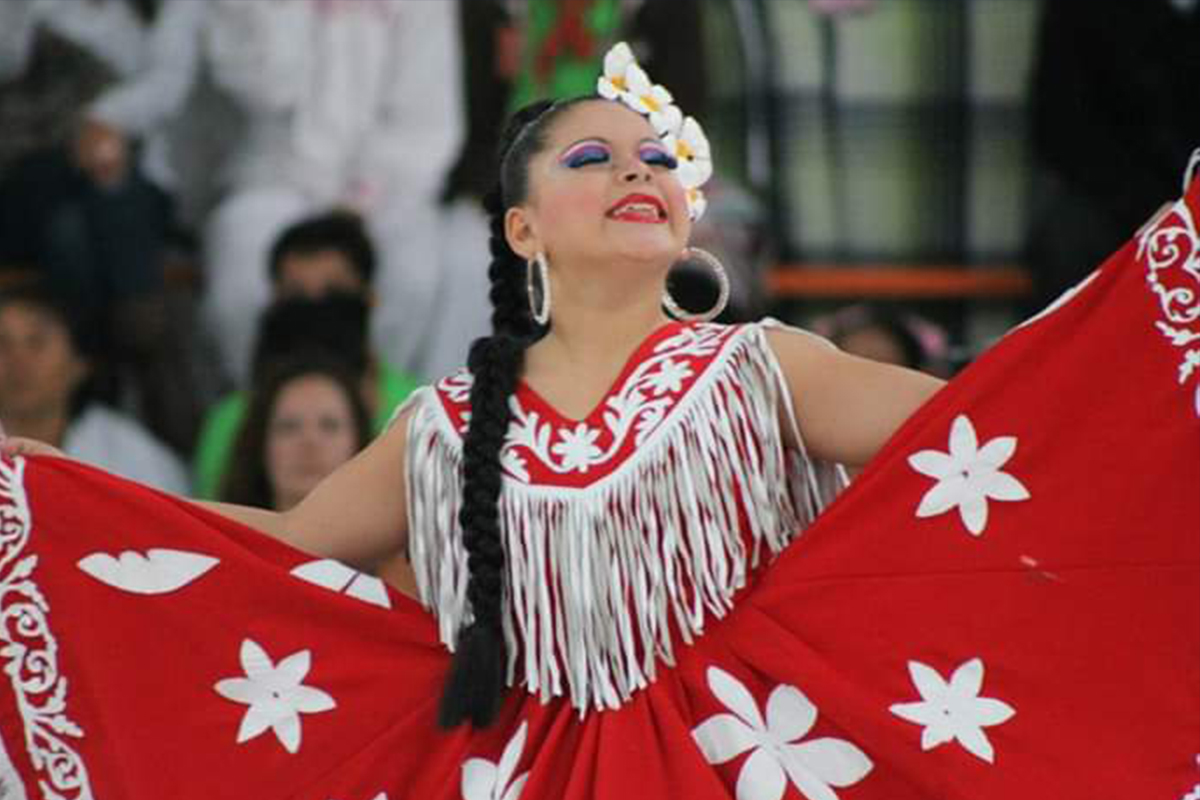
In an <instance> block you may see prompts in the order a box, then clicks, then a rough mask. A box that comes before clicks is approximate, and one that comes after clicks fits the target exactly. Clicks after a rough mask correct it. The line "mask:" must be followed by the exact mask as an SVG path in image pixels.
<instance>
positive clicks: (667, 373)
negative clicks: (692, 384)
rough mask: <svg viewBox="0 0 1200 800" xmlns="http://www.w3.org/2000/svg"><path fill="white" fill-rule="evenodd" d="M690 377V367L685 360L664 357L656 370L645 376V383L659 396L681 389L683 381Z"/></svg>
mask: <svg viewBox="0 0 1200 800" xmlns="http://www.w3.org/2000/svg"><path fill="white" fill-rule="evenodd" d="M690 377H692V368H691V367H689V366H688V365H687V364H686V363H685V362H682V361H681V362H678V363H677V362H675V361H672V360H671V359H669V358H668V359H664V360H663V362H662V365H661V366H660V367H659V370H658V372H655V373H653V374H651V375H648V376H646V385H647V386H649V387H650V389H651V391H653V392H654V396H655V397H659V396H661V395H663V394H666V393H667V392H672V393H677V392H680V391H682V390H683V382H684V381H685V380H687V379H688V378H690Z"/></svg>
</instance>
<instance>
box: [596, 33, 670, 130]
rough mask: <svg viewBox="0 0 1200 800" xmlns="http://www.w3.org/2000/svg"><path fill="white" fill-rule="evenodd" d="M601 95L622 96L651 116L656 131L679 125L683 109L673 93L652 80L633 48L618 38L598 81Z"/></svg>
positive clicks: (643, 113)
mask: <svg viewBox="0 0 1200 800" xmlns="http://www.w3.org/2000/svg"><path fill="white" fill-rule="evenodd" d="M596 90H597V91H598V92H599V93H600V96H601V97H604V98H607V99H609V100H620V101H621V102H622V103H624V104H625V105H627V106H629V107H630V108H632V109H633V110H634V111H637V112H638V113H639V114H642V115H644V116H647V117H649V118H650V124H651V125H653V126H654V132H655V133H657V134H658V135H659V136H664V135H666V134H668V133H671V132H673V131H675V130H677V129H678V128H679V126H680V125H681V124H682V123H683V113H682V112H681V111H680V110H679V107H678V106H676V105H675V102H674V100H673V98H672V97H671V93H670V92H668V91H667V90H666V89H665V88H664V87H662V86H659V85H657V84H654V83H651V82H650V77H649V76H648V75H647V74H646V71H645V70H644V69H642V68H641V67H640V66H639V65H638V63H637V59H635V58H634V57H633V51H632V50H630V49H629V45H627V44H625V43H624V42H618V43H617V44H616V45H613V48H612V49H611V50H609V51H608V54H607V55H605V56H604V74H603V75H601V76H600V80H599V82H598V83H597V85H596Z"/></svg>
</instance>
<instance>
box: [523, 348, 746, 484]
mask: <svg viewBox="0 0 1200 800" xmlns="http://www.w3.org/2000/svg"><path fill="white" fill-rule="evenodd" d="M726 331H727V329H726V328H724V327H723V326H720V325H698V326H694V327H688V328H684V329H683V330H681V331H680V332H679V333H677V334H675V335H674V336H671V337H670V338H669V339H667V340H666V341H664V342H660V343H659V344H658V345H657V346H656V347H655V348H654V351H653V354H652V355H651V356H650V357H649V358H646V359H645V360H644V361H643V362H642V363H640V364H638V365H637V367H635V368H634V369H633V371H632V372H631V373H630V374H629V376H628V378H627V379H626V380H625V382H624V383H623V384H622V386H621V387H620V388H619V389H618V391H617V392H616V393H615V394H613V395H612V396H610V397H609V398H607V399H606V400H605V402H604V413H603V415H602V419H603V423H604V426H605V428H606V429H607V432H608V434H609V435H610V437H611V440H610V443H609V444H608V445H607V447H601V446H600V445H599V441H600V433H601V431H600V430H598V429H596V428H592V427H589V426H587V425H586V424H585V423H572V425H571V426H570V427H556V426H555V424H554V423H553V422H551V421H550V420H545V419H543V418H542V417H541V415H540V414H538V412H536V411H533V410H528V409H526V408H525V407H524V406H523V405H522V403H521V401H520V399H519V398H518V397H517V396H516V395H514V396H513V397H511V398H510V399H509V408H510V410H511V411H512V421H511V423H510V425H509V430H508V438H507V441H506V444H505V447H504V450H502V451H501V456H500V460H501V465H502V466H503V467H504V469H505V471H506V473H507V474H508V475H510V476H512V477H514V478H517V479H518V480H521V481H524V482H528V481H529V472H528V469H527V464H526V463H525V462H524V460H516V457H515V456H514V455H511V454H512V451H513V449H514V448H518V447H523V448H526V449H528V450H529V451H530V453H531V454H532V455H533V456H534V457H535V458H537V459H538V461H539V462H541V464H542V465H543V466H545V467H548V468H549V469H551V470H553V471H554V472H557V473H559V474H566V473H569V472H587V471H588V470H590V469H592V468H594V467H597V466H599V465H601V464H604V463H605V462H607V461H609V460H610V459H612V458H613V457H614V456H616V454H617V453H618V452H619V451H620V450H621V448H622V447H623V446H624V444H625V441H626V439H627V438H628V436H630V435H631V434H632V435H634V436H635V437H636V438H635V444H637V445H641V443H642V442H643V441H644V439H645V438H646V437H647V436H649V435H650V434H651V433H652V432H653V431H654V429H655V428H656V427H657V426H658V424H659V423H660V422H662V421H663V419H665V418H666V412H667V410H668V409H669V408H670V407H671V406H672V404H673V401H674V400H675V399H676V398H677V396H678V395H679V394H680V393H681V392H682V391H683V380H684V379H686V378H688V377H691V376H692V375H693V374H695V371H696V370H695V368H694V366H693V365H694V364H695V362H696V361H698V360H700V359H703V358H707V357H709V356H712V355H713V354H714V353H715V352H716V351H717V349H718V348H719V347H720V345H721V341H722V338H723V337H724V334H725V332H726ZM552 441H553V442H554V445H553V447H552V446H551V442H552Z"/></svg>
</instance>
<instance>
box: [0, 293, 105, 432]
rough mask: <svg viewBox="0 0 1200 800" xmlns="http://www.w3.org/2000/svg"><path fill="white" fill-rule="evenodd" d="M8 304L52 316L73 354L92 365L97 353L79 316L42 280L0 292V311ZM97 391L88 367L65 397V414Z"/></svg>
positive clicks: (73, 412)
mask: <svg viewBox="0 0 1200 800" xmlns="http://www.w3.org/2000/svg"><path fill="white" fill-rule="evenodd" d="M9 306H26V307H28V308H31V309H33V310H35V311H37V312H38V313H41V314H45V315H46V316H48V317H50V318H51V319H53V320H54V322H56V323H57V324H59V325H61V326H62V328H63V330H64V331H65V332H66V334H67V340H68V342H69V343H70V345H71V349H72V350H74V351H75V353H76V355H78V356H79V357H80V358H82V359H84V360H85V361H87V362H89V364H91V365H93V366H94V364H95V362H96V360H97V358H98V357H99V355H100V354H99V353H98V352H97V348H96V346H95V340H94V339H93V338H92V337H88V336H85V335H84V328H83V323H82V322H81V321H80V319H79V317H78V316H77V315H76V314H74V313H73V312H72V311H71V308H70V307H69V306H68V305H67V303H66V301H65V300H64V299H63V298H61V297H60V296H59V295H57V294H56V293H54V292H53V291H52V290H51V289H50V288H49V286H48V285H47V284H46V283H45V282H44V281H41V280H34V281H32V282H28V283H21V284H18V285H17V286H14V287H12V288H10V289H5V290H4V291H3V292H0V312H2V311H4V309H6V308H8V307H9ZM98 394H99V392H98V387H97V385H96V377H95V372H94V370H93V369H89V370H88V376H87V377H86V378H84V379H83V381H82V382H80V384H79V385H78V386H77V387H75V391H74V392H72V393H71V397H70V398H68V400H67V413H68V415H69V416H70V417H72V418H74V417H76V416H78V415H79V413H80V412H82V411H83V409H84V408H85V407H86V406H87V405H88V404H89V403H90V402H91V401H92V400H94V399H96V398H97V396H98Z"/></svg>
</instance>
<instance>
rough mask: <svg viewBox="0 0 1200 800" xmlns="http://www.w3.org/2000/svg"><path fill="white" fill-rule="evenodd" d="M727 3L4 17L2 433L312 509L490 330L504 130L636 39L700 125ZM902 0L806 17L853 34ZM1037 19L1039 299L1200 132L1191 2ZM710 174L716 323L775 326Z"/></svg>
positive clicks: (212, 490) (186, 0)
mask: <svg viewBox="0 0 1200 800" xmlns="http://www.w3.org/2000/svg"><path fill="white" fill-rule="evenodd" d="M800 1H801V0H796V2H800ZM896 1H898V0H892V2H896ZM964 1H966V0H964ZM991 1H992V2H999V1H1000V0H991ZM717 2H725V3H726V4H727V5H732V6H737V5H738V2H737V0H669V2H664V1H663V0H420V1H417V0H3V2H0V419H2V420H3V421H4V424H5V427H6V428H7V430H8V431H9V433H12V434H20V435H26V436H33V437H36V438H39V439H42V440H45V441H47V442H50V443H52V444H55V445H57V446H59V447H60V448H62V449H63V450H64V451H65V452H67V453H68V454H69V455H73V456H75V457H77V458H79V459H81V460H84V461H88V462H91V463H94V464H96V465H99V466H102V467H104V468H107V469H109V470H112V471H115V472H117V473H118V474H122V475H124V476H126V477H129V478H131V479H134V480H138V481H142V482H145V483H149V484H151V485H154V486H157V487H160V488H162V489H164V490H168V491H172V492H178V493H183V494H192V495H195V496H200V497H205V498H221V499H227V500H232V501H236V502H241V503H249V504H256V505H262V506H268V507H274V508H279V509H282V508H286V507H288V506H290V505H292V504H294V503H295V502H297V501H298V500H299V498H301V497H303V495H304V493H305V492H306V491H307V490H308V489H309V488H311V487H312V486H313V485H315V483H316V482H317V481H319V480H320V479H321V478H322V477H323V476H324V475H326V474H327V473H328V472H329V471H331V470H332V469H333V468H334V467H336V466H337V465H338V464H340V463H341V462H342V461H344V460H346V459H348V458H349V457H350V456H352V455H353V454H354V453H355V452H356V451H357V450H358V449H360V448H361V447H363V446H364V445H365V443H366V442H367V441H368V440H369V439H370V438H371V437H372V436H373V435H374V434H376V433H377V432H378V431H379V430H380V429H381V428H382V427H383V426H385V425H386V424H387V423H388V420H389V419H390V418H391V416H392V414H393V412H394V410H395V409H396V408H397V407H398V405H399V404H401V403H402V402H403V401H404V399H405V398H406V397H407V396H408V394H409V393H410V392H412V391H413V390H414V389H415V388H416V387H417V386H418V385H420V384H422V383H424V382H426V381H428V380H430V379H436V378H437V377H440V376H441V375H443V374H445V373H448V372H450V371H452V370H453V369H455V368H457V367H458V366H459V365H460V364H461V362H462V360H463V358H464V355H465V353H466V351H467V347H468V345H469V343H470V342H471V341H472V340H473V339H474V338H475V337H476V336H478V335H480V334H481V333H483V332H484V331H485V330H486V329H487V327H488V314H489V305H488V300H487V297H486V296H485V287H486V280H485V276H484V269H485V265H486V262H487V255H486V254H487V238H488V230H487V224H486V221H485V217H484V215H483V212H482V209H481V205H480V201H481V197H482V195H483V193H484V192H485V191H486V190H487V189H488V188H489V187H490V185H491V184H492V182H493V177H494V176H493V169H494V165H493V163H492V152H493V149H494V147H495V142H496V138H497V134H498V131H499V129H500V126H501V124H502V122H503V119H504V117H505V116H506V114H507V113H508V112H509V111H511V110H512V109H514V108H515V107H517V106H519V105H521V104H523V103H524V102H527V101H528V100H531V99H533V98H536V97H541V96H570V95H576V94H582V93H587V92H589V91H591V90H592V87H593V86H594V81H595V76H596V75H597V73H598V71H599V68H600V59H601V58H602V55H603V53H604V51H605V49H606V48H607V47H608V46H609V45H610V44H611V43H612V42H614V41H616V40H618V39H625V40H627V41H630V42H631V43H632V44H633V45H634V47H635V49H636V50H637V51H638V53H639V56H640V58H641V60H642V62H643V63H644V64H645V65H646V67H647V71H648V72H649V73H650V74H651V75H653V76H654V77H655V79H656V80H657V81H658V82H661V83H662V84H663V85H665V86H667V87H669V88H670V89H671V91H672V93H673V94H674V96H675V99H676V101H677V102H678V104H679V105H680V106H681V107H683V108H684V109H686V110H687V112H688V113H689V114H692V115H693V116H696V117H698V118H700V119H708V118H709V117H710V116H712V115H714V114H716V113H717V112H718V111H719V109H718V108H717V107H716V106H717V104H716V103H715V102H714V99H713V97H712V96H711V92H710V87H711V86H713V85H715V84H717V83H719V80H715V78H714V76H710V75H709V74H708V70H709V63H708V60H706V59H704V58H698V57H697V55H696V54H697V53H702V52H704V51H705V47H706V44H707V42H708V38H707V37H706V34H705V30H704V26H703V24H702V23H703V21H704V19H705V14H706V13H708V9H709V8H710V7H713V6H714V4H716V3H717ZM887 2H889V0H878V2H875V1H874V0H842V1H841V2H839V0H811V2H810V3H809V4H808V5H809V7H810V12H811V13H812V14H814V15H824V16H825V17H826V18H830V19H835V18H837V17H839V16H842V15H846V16H847V17H850V16H861V15H866V14H871V13H873V12H875V11H876V10H877V6H880V5H882V4H886V3H887ZM1045 5H1046V10H1045V11H1044V14H1043V19H1042V23H1041V25H1040V28H1039V30H1040V33H1039V36H1040V39H1039V41H1038V43H1037V58H1036V70H1035V76H1034V85H1033V88H1032V90H1031V112H1032V114H1033V116H1032V125H1033V135H1032V137H1031V141H1032V144H1033V160H1034V163H1035V164H1036V165H1037V170H1036V173H1035V182H1036V183H1037V185H1038V187H1039V190H1038V192H1037V194H1036V196H1037V198H1038V203H1036V204H1035V208H1034V209H1033V212H1032V213H1031V231H1030V237H1029V249H1028V253H1029V264H1030V265H1031V267H1032V268H1033V275H1034V278H1035V282H1036V284H1037V297H1036V298H1035V299H1034V303H1035V304H1036V303H1041V302H1044V301H1045V300H1046V299H1048V298H1050V297H1052V296H1053V295H1054V294H1055V293H1057V292H1059V291H1062V290H1063V289H1065V288H1067V287H1068V286H1070V285H1071V284H1072V283H1073V282H1075V281H1077V280H1079V279H1080V278H1081V277H1082V276H1083V275H1084V274H1086V271H1087V268H1088V267H1090V266H1091V265H1094V264H1095V263H1096V261H1097V260H1098V258H1099V256H1098V255H1097V254H1099V255H1103V254H1105V253H1107V252H1108V250H1110V249H1111V248H1112V247H1113V245H1114V244H1115V243H1119V241H1120V240H1121V238H1123V237H1124V236H1126V235H1128V233H1129V231H1130V230H1131V229H1132V228H1133V227H1136V222H1138V221H1140V220H1141V219H1144V218H1145V216H1148V214H1149V213H1150V212H1151V211H1153V207H1154V206H1155V205H1157V203H1158V202H1160V201H1161V200H1162V199H1163V198H1164V197H1168V196H1171V195H1172V193H1173V192H1174V191H1175V190H1176V186H1175V184H1177V182H1178V172H1179V168H1180V166H1181V164H1182V163H1183V162H1185V161H1186V156H1187V153H1188V152H1190V149H1191V147H1192V146H1195V145H1197V144H1200V137H1197V133H1198V132H1200V124H1198V122H1197V120H1198V113H1200V112H1198V111H1197V108H1198V107H1197V106H1196V104H1195V103H1187V102H1181V101H1180V100H1179V98H1181V97H1184V96H1186V93H1187V91H1188V89H1189V87H1190V83H1189V81H1190V79H1191V76H1192V75H1194V74H1196V67H1197V66H1198V65H1197V63H1196V62H1197V60H1200V48H1198V47H1197V46H1196V44H1195V43H1196V42H1198V41H1200V36H1198V34H1200V30H1197V28H1198V27H1200V14H1198V13H1197V9H1196V8H1195V6H1196V3H1195V2H1189V1H1188V0H1148V2H1146V3H1129V2H1127V0H1125V1H1124V2H1122V0H1111V1H1110V0H1105V1H1104V2H1096V3H1094V4H1091V5H1089V9H1090V10H1089V11H1086V12H1084V11H1080V10H1078V9H1077V8H1076V7H1074V6H1072V5H1071V4H1065V3H1059V4H1055V3H1047V4H1045ZM785 44H786V43H785ZM717 166H718V174H717V176H716V179H715V181H714V184H713V189H712V191H711V192H710V210H709V213H708V215H707V216H706V217H705V220H704V223H703V225H702V226H701V227H700V228H699V229H698V230H697V231H696V232H695V236H694V238H695V241H696V243H697V244H700V245H701V246H703V247H705V248H706V249H710V250H712V251H714V252H716V253H717V254H718V255H719V256H720V257H721V258H722V260H723V261H724V262H725V264H726V267H727V268H728V269H730V271H731V272H732V279H733V286H734V295H733V303H732V309H731V311H730V312H729V314H728V317H727V318H728V319H731V320H735V319H741V318H749V317H757V316H759V315H761V314H762V313H763V312H764V311H768V310H770V308H771V303H770V301H771V298H770V297H769V296H768V295H767V294H766V293H765V291H764V288H763V280H762V275H763V269H764V267H765V266H766V265H767V264H768V263H769V261H770V259H771V257H772V248H773V238H772V236H771V230H770V221H771V213H770V212H769V210H767V209H765V208H764V206H765V200H766V198H763V197H761V196H760V194H761V193H758V192H756V191H755V189H757V188H760V187H753V186H748V185H747V182H746V181H744V180H742V179H741V176H739V175H738V174H737V173H736V172H729V173H727V172H723V171H722V170H721V162H720V160H718V163H717ZM681 281H682V283H683V284H684V285H682V286H681V287H679V290H678V293H679V294H680V295H681V296H683V297H686V296H687V295H688V293H689V291H693V290H694V291H695V292H696V293H699V294H703V293H705V292H706V291H707V287H705V286H703V285H700V279H699V278H697V279H696V282H697V285H696V286H695V287H690V286H688V285H687V284H688V281H689V278H688V275H687V274H686V273H685V274H684V275H683V276H682V279H681ZM703 302H704V301H703V300H700V301H699V303H700V304H701V305H703ZM813 326H814V327H815V328H816V329H817V330H818V332H820V333H822V334H823V335H826V336H828V337H830V338H831V339H833V340H834V341H835V342H837V343H839V345H840V346H842V347H843V348H845V349H847V350H851V351H852V352H859V353H861V354H863V355H864V356H866V357H871V358H878V359H881V360H889V361H894V362H896V363H903V364H906V365H909V366H912V367H914V368H918V369H926V370H929V371H931V372H935V373H937V374H941V375H948V374H950V373H951V372H952V371H953V369H954V367H956V366H958V364H956V363H954V360H953V358H952V357H951V349H950V347H949V344H948V341H947V334H946V332H945V331H944V330H942V329H940V328H939V327H938V326H937V325H934V324H933V323H932V322H930V321H929V320H927V319H924V318H922V317H920V316H918V315H916V314H914V313H912V311H911V309H904V308H891V307H875V306H868V305H864V304H855V305H853V306H851V307H849V308H845V309H841V310H840V311H837V312H835V313H831V314H828V315H826V316H824V317H822V318H820V319H818V320H816V321H815V322H814V324H813Z"/></svg>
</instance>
